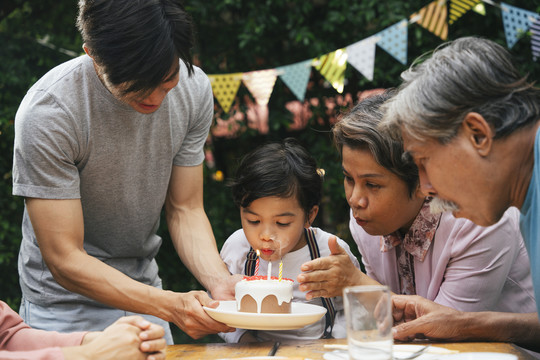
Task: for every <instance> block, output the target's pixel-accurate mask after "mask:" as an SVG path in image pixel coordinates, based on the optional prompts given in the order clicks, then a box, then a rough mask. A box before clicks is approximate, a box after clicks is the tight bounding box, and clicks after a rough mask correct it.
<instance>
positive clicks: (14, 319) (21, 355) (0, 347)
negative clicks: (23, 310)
mask: <svg viewBox="0 0 540 360" xmlns="http://www.w3.org/2000/svg"><path fill="white" fill-rule="evenodd" d="M85 334H86V332H77V333H70V334H61V333H58V332H55V331H44V330H36V329H32V328H30V327H29V326H28V325H26V324H25V323H24V322H23V320H22V318H21V317H20V316H19V315H18V314H17V313H16V312H15V311H13V310H11V308H10V307H9V306H8V305H7V304H6V303H5V302H3V301H0V359H2V360H8V359H18V360H26V359H28V360H63V359H64V355H63V354H62V351H61V350H60V347H64V346H76V345H80V344H81V342H82V339H83V336H84V335H85Z"/></svg>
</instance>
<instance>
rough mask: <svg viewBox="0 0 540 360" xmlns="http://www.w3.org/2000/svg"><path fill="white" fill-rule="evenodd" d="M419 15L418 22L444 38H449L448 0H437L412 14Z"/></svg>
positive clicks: (411, 17)
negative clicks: (447, 20)
mask: <svg viewBox="0 0 540 360" xmlns="http://www.w3.org/2000/svg"><path fill="white" fill-rule="evenodd" d="M415 17H419V20H418V24H419V25H420V26H422V27H423V28H425V29H427V30H428V31H430V32H432V33H433V34H435V35H437V36H438V37H440V38H441V39H443V40H446V39H447V38H448V23H447V22H446V18H447V17H448V13H447V9H446V0H435V1H433V2H432V3H431V4H429V5H427V6H425V7H423V8H422V9H420V11H419V12H417V13H414V14H412V15H411V16H410V19H413V18H415Z"/></svg>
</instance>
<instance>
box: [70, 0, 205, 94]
mask: <svg viewBox="0 0 540 360" xmlns="http://www.w3.org/2000/svg"><path fill="white" fill-rule="evenodd" d="M77 26H78V28H79V31H80V32H81V35H82V38H83V41H84V43H85V44H86V46H87V47H88V48H89V50H90V54H91V55H92V57H93V58H94V60H95V61H96V62H97V63H98V64H99V65H100V67H102V68H103V69H104V72H105V74H106V75H107V79H108V80H109V81H110V82H111V83H112V84H113V85H119V84H127V87H126V88H125V89H122V91H123V93H124V94H127V93H133V92H148V91H151V90H153V89H155V88H156V87H158V86H159V85H160V84H161V83H162V82H163V81H164V80H166V79H167V77H168V76H169V75H170V72H171V68H172V67H173V65H174V63H175V61H176V60H177V58H180V59H181V60H182V62H183V63H184V64H185V65H186V66H187V69H188V73H189V75H191V74H192V73H193V63H192V58H191V49H192V47H193V43H194V40H193V26H192V22H191V19H190V17H189V15H188V14H187V13H186V12H185V11H184V7H183V5H182V4H181V3H180V1H179V0H80V1H79V16H78V19H77Z"/></svg>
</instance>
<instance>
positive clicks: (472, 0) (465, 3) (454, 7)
mask: <svg viewBox="0 0 540 360" xmlns="http://www.w3.org/2000/svg"><path fill="white" fill-rule="evenodd" d="M478 4H482V5H483V3H482V0H450V10H449V13H450V14H449V17H450V20H448V24H450V25H452V24H453V23H454V22H455V21H456V20H457V19H459V18H460V17H462V16H463V14H465V13H466V12H467V11H469V10H471V9H474V8H475V7H476V5H478Z"/></svg>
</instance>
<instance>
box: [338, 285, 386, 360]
mask: <svg viewBox="0 0 540 360" xmlns="http://www.w3.org/2000/svg"><path fill="white" fill-rule="evenodd" d="M343 301H344V305H345V318H346V319H347V342H348V348H349V357H350V358H351V359H353V360H360V359H361V360H392V346H393V344H394V340H393V337H392V324H393V319H392V300H391V293H390V289H388V287H387V286H382V285H366V286H350V287H346V288H345V289H344V290H343Z"/></svg>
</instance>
